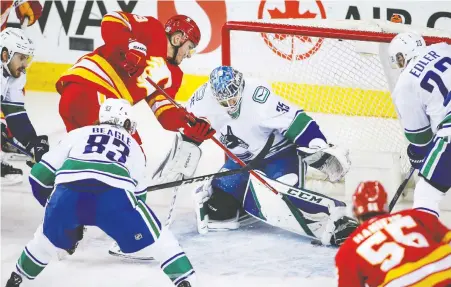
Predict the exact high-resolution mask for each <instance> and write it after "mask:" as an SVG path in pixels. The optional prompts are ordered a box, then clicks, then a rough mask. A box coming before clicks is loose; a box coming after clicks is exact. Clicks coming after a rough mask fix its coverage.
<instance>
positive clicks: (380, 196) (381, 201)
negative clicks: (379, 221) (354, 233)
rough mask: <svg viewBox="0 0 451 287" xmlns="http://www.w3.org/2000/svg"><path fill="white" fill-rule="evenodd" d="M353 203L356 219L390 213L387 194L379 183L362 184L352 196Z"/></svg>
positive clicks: (366, 182)
mask: <svg viewBox="0 0 451 287" xmlns="http://www.w3.org/2000/svg"><path fill="white" fill-rule="evenodd" d="M352 203H353V206H354V207H353V210H354V215H355V216H356V217H359V216H362V215H365V214H367V213H384V212H388V207H387V192H386V191H385V188H384V187H383V186H382V184H381V183H380V182H379V181H365V182H361V183H360V184H359V186H358V187H357V190H356V191H355V193H354V195H353V196H352Z"/></svg>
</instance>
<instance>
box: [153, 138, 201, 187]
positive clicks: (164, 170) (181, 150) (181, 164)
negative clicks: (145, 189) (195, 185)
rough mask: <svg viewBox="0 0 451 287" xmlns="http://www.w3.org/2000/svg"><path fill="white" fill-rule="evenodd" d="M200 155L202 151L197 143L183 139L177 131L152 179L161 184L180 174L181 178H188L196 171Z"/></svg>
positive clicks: (176, 177) (172, 179)
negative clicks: (169, 148) (170, 146)
mask: <svg viewBox="0 0 451 287" xmlns="http://www.w3.org/2000/svg"><path fill="white" fill-rule="evenodd" d="M201 155H202V151H201V150H200V148H199V147H198V146H197V145H195V144H194V143H191V142H187V141H184V140H183V137H182V135H181V134H180V133H178V134H176V137H175V140H174V143H173V145H172V148H171V150H170V151H169V153H168V155H167V156H166V158H165V159H164V161H163V162H162V163H161V164H160V166H159V167H158V169H157V170H156V171H155V173H154V175H153V176H152V179H154V180H156V181H157V183H158V184H161V183H166V182H171V181H174V180H177V179H179V176H180V174H182V175H183V178H190V177H192V176H193V175H194V173H195V172H196V169H197V165H198V164H199V160H200V157H201Z"/></svg>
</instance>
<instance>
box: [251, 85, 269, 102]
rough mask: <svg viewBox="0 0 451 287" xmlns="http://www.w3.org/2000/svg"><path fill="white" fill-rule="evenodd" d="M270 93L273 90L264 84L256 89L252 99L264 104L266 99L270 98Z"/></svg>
mask: <svg viewBox="0 0 451 287" xmlns="http://www.w3.org/2000/svg"><path fill="white" fill-rule="evenodd" d="M270 93H271V92H270V91H269V90H268V88H266V87H263V86H258V87H257V88H256V89H255V91H254V95H253V96H252V99H253V100H254V101H255V102H257V103H260V104H263V103H265V102H266V100H268V97H269V94H270Z"/></svg>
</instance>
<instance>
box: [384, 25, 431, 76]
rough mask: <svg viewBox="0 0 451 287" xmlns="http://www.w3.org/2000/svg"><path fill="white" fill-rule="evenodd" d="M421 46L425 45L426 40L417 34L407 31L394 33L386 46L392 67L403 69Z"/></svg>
mask: <svg viewBox="0 0 451 287" xmlns="http://www.w3.org/2000/svg"><path fill="white" fill-rule="evenodd" d="M423 47H426V42H425V41H424V39H423V37H421V36H420V35H419V34H416V33H413V32H407V33H400V34H398V35H396V37H394V38H393V40H392V41H391V42H390V45H389V46H388V54H389V61H390V65H391V67H392V69H400V68H401V69H404V68H405V67H406V66H407V64H408V63H409V61H410V60H412V59H413V58H414V57H416V56H417V55H418V51H419V50H420V49H421V48H423Z"/></svg>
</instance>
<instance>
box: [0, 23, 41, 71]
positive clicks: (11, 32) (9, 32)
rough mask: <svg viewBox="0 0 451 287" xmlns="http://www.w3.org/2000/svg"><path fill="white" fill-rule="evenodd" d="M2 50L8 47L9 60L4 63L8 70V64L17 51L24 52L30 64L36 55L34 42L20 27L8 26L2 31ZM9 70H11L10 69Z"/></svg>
mask: <svg viewBox="0 0 451 287" xmlns="http://www.w3.org/2000/svg"><path fill="white" fill-rule="evenodd" d="M0 39H1V41H0V51H1V52H2V53H3V51H4V50H5V49H6V51H7V52H8V60H7V61H6V62H2V63H3V67H4V68H6V69H7V70H8V66H7V65H8V64H9V63H10V62H11V60H12V58H13V56H14V54H15V53H20V54H23V55H25V56H28V57H27V63H28V65H29V64H30V63H31V61H32V59H33V55H34V43H33V41H32V40H31V39H30V38H28V37H27V35H25V33H24V31H23V30H21V29H19V28H12V27H8V28H6V29H5V30H3V31H2V32H1V33H0ZM8 71H9V70H8Z"/></svg>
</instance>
